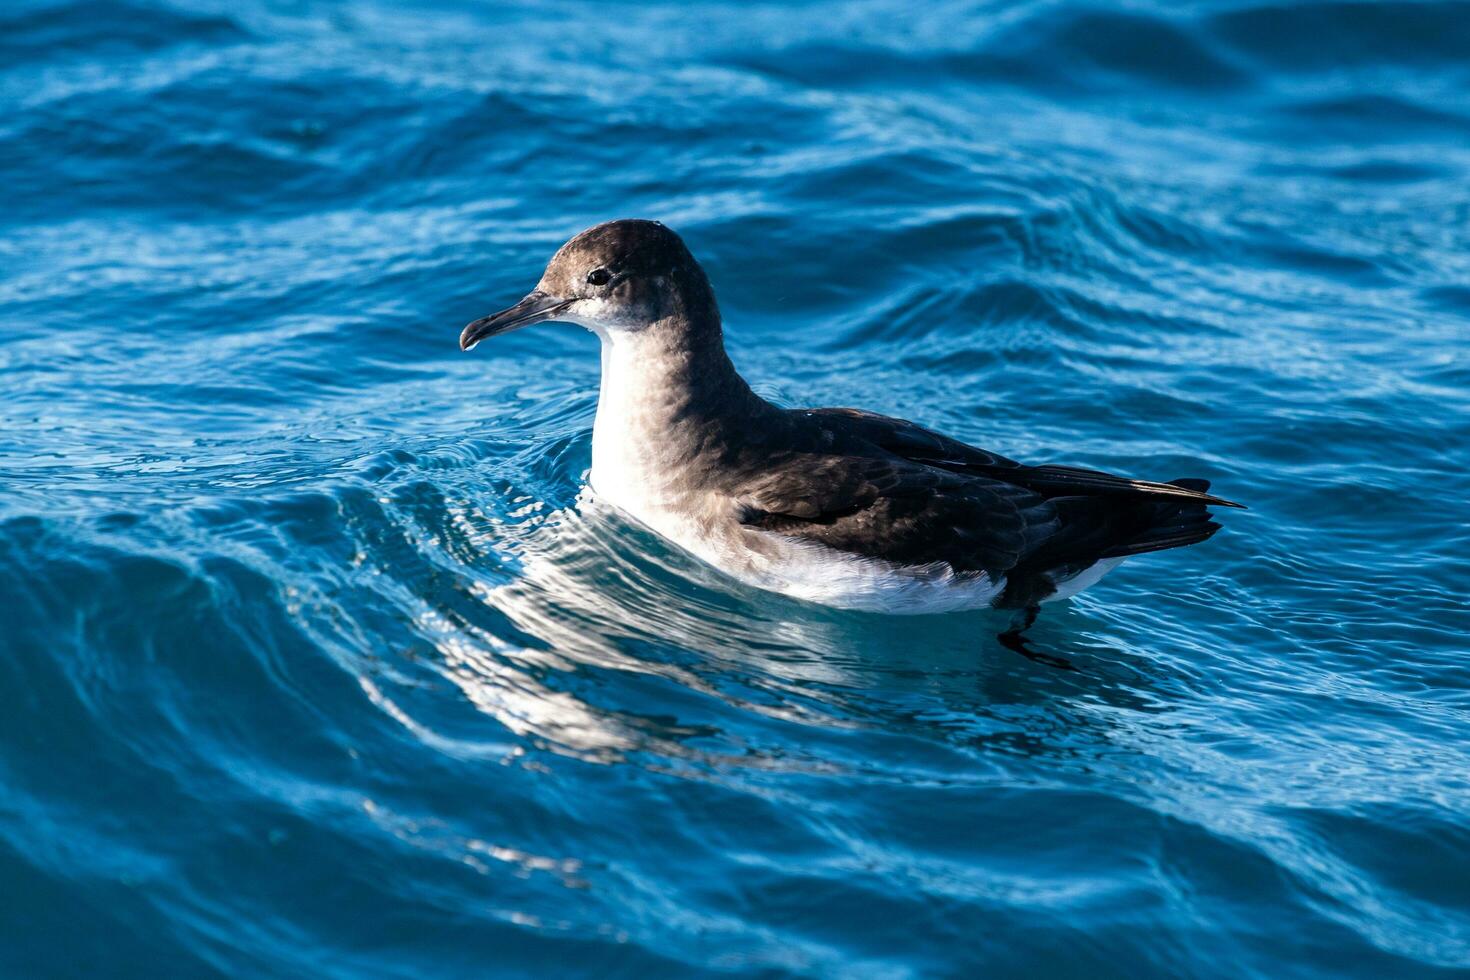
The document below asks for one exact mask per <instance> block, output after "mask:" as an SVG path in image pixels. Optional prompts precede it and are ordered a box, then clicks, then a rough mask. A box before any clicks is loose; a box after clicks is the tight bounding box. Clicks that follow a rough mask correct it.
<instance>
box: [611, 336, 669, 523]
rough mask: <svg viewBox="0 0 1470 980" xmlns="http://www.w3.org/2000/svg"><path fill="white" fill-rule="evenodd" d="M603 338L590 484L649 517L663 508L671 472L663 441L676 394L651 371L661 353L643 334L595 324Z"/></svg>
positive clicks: (630, 510) (629, 508) (637, 514)
mask: <svg viewBox="0 0 1470 980" xmlns="http://www.w3.org/2000/svg"><path fill="white" fill-rule="evenodd" d="M593 330H594V332H595V333H596V334H597V335H598V338H599V339H600V340H601V341H602V382H601V385H600V387H599V389H598V395H597V419H596V421H595V422H593V424H592V474H591V484H592V489H593V490H595V491H596V492H597V494H598V496H600V497H602V498H604V499H605V500H607V501H608V502H610V503H612V504H614V505H615V506H618V507H621V508H622V509H624V510H627V511H629V512H630V513H632V514H633V515H634V516H636V517H642V518H645V519H646V516H647V512H648V511H649V510H650V509H652V508H658V507H660V506H665V505H667V504H669V503H671V501H667V500H664V499H663V498H664V497H666V496H667V495H668V492H667V491H668V483H669V482H670V481H669V475H670V474H669V472H668V468H667V466H666V465H665V463H666V461H667V453H666V452H665V449H666V447H665V441H666V437H667V428H666V423H667V421H668V417H669V412H670V407H671V402H672V400H673V398H674V396H675V395H676V393H675V392H672V391H670V390H669V386H668V383H667V381H666V380H665V378H664V377H663V376H662V373H661V372H659V371H658V370H650V363H651V361H650V359H651V358H656V357H658V355H659V352H658V351H657V350H656V345H655V344H653V343H651V342H649V340H648V337H647V334H646V333H644V332H641V331H640V332H633V331H624V330H603V329H598V328H596V327H594V328H593Z"/></svg>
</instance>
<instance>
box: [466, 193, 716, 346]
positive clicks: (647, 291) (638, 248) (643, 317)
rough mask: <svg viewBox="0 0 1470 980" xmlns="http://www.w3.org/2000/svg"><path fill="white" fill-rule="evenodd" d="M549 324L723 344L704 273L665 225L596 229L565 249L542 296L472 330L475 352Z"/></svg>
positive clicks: (537, 293) (633, 222)
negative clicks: (701, 337) (671, 333)
mask: <svg viewBox="0 0 1470 980" xmlns="http://www.w3.org/2000/svg"><path fill="white" fill-rule="evenodd" d="M546 320H564V321H568V322H571V323H577V324H580V325H582V326H584V327H586V328H588V329H589V330H592V331H594V332H596V333H597V334H599V335H601V336H603V337H608V336H611V335H613V334H616V333H619V332H637V331H640V330H646V329H648V328H649V327H651V326H654V325H656V324H657V325H664V326H667V327H670V328H672V329H676V330H687V331H691V332H701V333H702V332H706V331H709V330H713V331H714V332H715V335H716V336H718V333H719V329H720V314H719V310H718V308H717V307H716V306H715V297H714V293H713V291H712V290H711V289H710V285H709V280H708V279H707V278H706V277H705V274H704V270H703V269H701V268H700V267H699V263H698V262H696V261H695V260H694V256H693V255H691V254H689V249H688V248H686V247H685V246H684V242H683V241H682V240H681V239H680V238H679V236H678V235H676V234H674V232H672V231H671V230H669V229H668V228H666V227H664V226H663V225H662V224H660V223H659V222H657V221H643V220H640V219H636V218H625V219H622V220H619V221H609V222H606V223H604V224H600V225H596V226H594V227H592V228H588V229H587V230H586V231H584V232H582V233H581V234H580V235H578V236H576V237H575V238H573V239H572V240H571V241H569V242H567V243H566V244H565V245H563V246H562V247H561V248H559V249H557V252H556V254H555V255H553V256H552V257H551V261H550V262H549V263H547V266H546V271H545V272H544V273H542V275H541V281H540V282H538V283H537V284H536V288H535V289H534V290H532V291H531V292H530V293H529V294H527V296H526V297H525V298H524V299H522V300H521V301H520V302H519V303H517V304H516V305H515V306H512V307H510V308H509V309H506V310H502V311H500V312H499V313H494V314H491V315H490V316H487V317H482V318H480V319H478V320H476V321H475V322H474V323H471V324H470V325H469V326H467V327H465V328H464V332H463V333H461V334H460V337H459V346H460V347H461V348H463V349H464V350H469V349H470V348H471V347H474V346H475V345H476V344H478V343H479V342H480V341H482V340H484V339H486V338H487V337H494V336H496V335H497V334H503V333H509V332H510V331H512V330H519V329H520V328H521V327H527V326H530V325H531V324H533V323H540V322H542V321H546Z"/></svg>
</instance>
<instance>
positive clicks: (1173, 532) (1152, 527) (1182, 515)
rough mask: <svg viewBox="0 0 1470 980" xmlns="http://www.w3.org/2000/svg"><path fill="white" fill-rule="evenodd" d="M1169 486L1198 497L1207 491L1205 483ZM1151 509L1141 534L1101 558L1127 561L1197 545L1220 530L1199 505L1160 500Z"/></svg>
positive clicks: (1177, 483)
mask: <svg viewBox="0 0 1470 980" xmlns="http://www.w3.org/2000/svg"><path fill="white" fill-rule="evenodd" d="M1169 485H1170V486H1176V487H1179V488H1180V489H1183V490H1192V491H1194V492H1196V493H1199V494H1204V493H1205V492H1206V491H1208V490H1209V489H1210V481H1208V480H1188V479H1186V480H1170V481H1169ZM1152 509H1153V514H1152V515H1151V516H1150V519H1149V521H1148V524H1147V526H1146V527H1145V529H1144V530H1143V531H1142V532H1140V533H1139V534H1137V535H1135V536H1134V537H1133V538H1131V539H1130V540H1128V541H1126V542H1124V543H1122V544H1119V545H1114V546H1113V547H1112V548H1109V549H1108V550H1107V551H1105V552H1103V555H1102V557H1104V558H1127V557H1128V556H1130V555H1144V554H1148V553H1149V552H1151V551H1165V550H1167V549H1169V548H1182V547H1184V546H1185V545H1191V544H1198V543H1199V542H1201V541H1203V540H1205V539H1206V538H1208V537H1210V535H1212V534H1214V533H1215V532H1216V531H1218V530H1220V525H1219V524H1217V523H1215V522H1214V521H1213V520H1211V519H1210V512H1209V511H1208V510H1207V509H1205V506H1204V505H1203V504H1201V503H1194V502H1189V503H1184V502H1179V501H1169V502H1167V503H1166V502H1162V501H1161V502H1159V503H1157V504H1154V505H1153V508H1152Z"/></svg>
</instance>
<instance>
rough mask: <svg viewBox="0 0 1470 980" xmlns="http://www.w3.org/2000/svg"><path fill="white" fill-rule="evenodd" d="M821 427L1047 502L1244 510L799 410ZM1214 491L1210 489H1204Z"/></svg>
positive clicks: (1194, 493)
mask: <svg viewBox="0 0 1470 980" xmlns="http://www.w3.org/2000/svg"><path fill="white" fill-rule="evenodd" d="M795 414H798V415H805V416H806V417H808V418H810V419H811V420H812V421H813V422H815V423H816V424H818V425H823V424H824V423H826V424H827V425H829V426H830V427H831V428H832V429H834V430H836V432H837V433H838V434H839V435H840V436H841V437H842V439H843V441H847V442H851V441H852V440H861V441H865V442H868V443H870V444H871V445H873V446H876V447H877V448H879V449H881V450H883V451H885V452H889V453H892V454H894V455H895V456H901V457H903V458H904V459H907V460H912V461H913V462H916V463H922V464H924V465H925V466H934V467H938V468H940V469H944V470H948V471H950V472H952V473H966V474H973V475H975V476H984V477H989V478H991V479H994V480H1000V481H1004V482H1006V483H1012V484H1015V485H1017V486H1022V487H1026V488H1027V489H1029V490H1034V491H1036V492H1037V493H1039V494H1041V495H1042V496H1044V497H1063V496H1098V495H1103V496H1106V495H1121V496H1130V497H1135V498H1140V497H1153V498H1165V497H1167V498H1173V499H1177V500H1181V501H1185V500H1192V501H1198V502H1199V503H1202V504H1214V505H1216V506H1219V507H1242V508H1243V507H1244V505H1243V504H1237V503H1234V502H1232V501H1229V500H1225V499H1223V498H1221V497H1216V496H1214V495H1213V494H1209V493H1205V492H1204V491H1203V490H1201V489H1196V488H1195V487H1194V486H1189V485H1181V484H1195V485H1196V486H1197V485H1199V484H1200V483H1202V482H1203V481H1180V483H1155V482H1153V481H1151V480H1133V479H1129V478H1128V477H1123V476H1115V475H1113V474H1111V473H1103V472H1100V471H1098V470H1088V469H1082V468H1080V467H1075V466H1058V465H1053V464H1047V465H1042V466H1026V465H1024V464H1022V463H1018V462H1016V461H1015V460H1013V459H1007V458H1006V457H1004V456H1001V455H999V454H998V453H992V452H987V451H986V450H984V449H977V448H975V447H974V446H969V445H966V444H965V443H963V442H960V441H959V440H958V439H951V438H949V437H948V436H943V435H940V434H939V433H937V432H933V431H931V430H929V429H926V428H924V427H923V426H919V425H915V424H914V423H912V422H905V421H904V420H902V419H894V418H888V417H887V416H885V415H875V414H874V413H872V412H864V411H862V410H860V409H856V408H813V409H798V410H796V413H795ZM1204 485H1205V486H1208V484H1204Z"/></svg>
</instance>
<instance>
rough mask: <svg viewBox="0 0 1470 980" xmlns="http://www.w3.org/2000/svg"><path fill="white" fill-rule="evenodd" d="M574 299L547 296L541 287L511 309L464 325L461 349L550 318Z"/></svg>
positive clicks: (466, 348) (460, 336)
mask: <svg viewBox="0 0 1470 980" xmlns="http://www.w3.org/2000/svg"><path fill="white" fill-rule="evenodd" d="M572 302H573V301H572V300H569V299H559V298H557V297H555V296H547V295H546V294H545V293H543V292H541V290H539V289H537V290H533V291H532V292H531V293H529V294H528V295H527V296H526V298H525V299H523V300H521V301H520V302H519V303H517V304H516V305H515V306H512V307H511V308H510V309H508V310H501V311H500V312H499V313H492V314H490V315H489V316H482V317H480V319H478V320H476V321H475V322H474V323H472V324H470V325H469V326H467V327H465V328H464V332H463V333H461V334H460V335H459V349H460V350H469V349H470V348H471V347H474V346H475V345H476V344H478V343H479V342H480V341H482V340H484V339H485V338H486V337H494V336H496V335H498V334H503V333H510V332H511V331H512V330H519V329H521V327H529V326H530V325H531V324H533V323H540V322H541V321H542V320H550V319H551V318H552V317H554V316H556V315H557V314H558V313H560V312H561V311H562V310H564V309H566V308H567V307H568V306H571V305H572Z"/></svg>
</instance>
